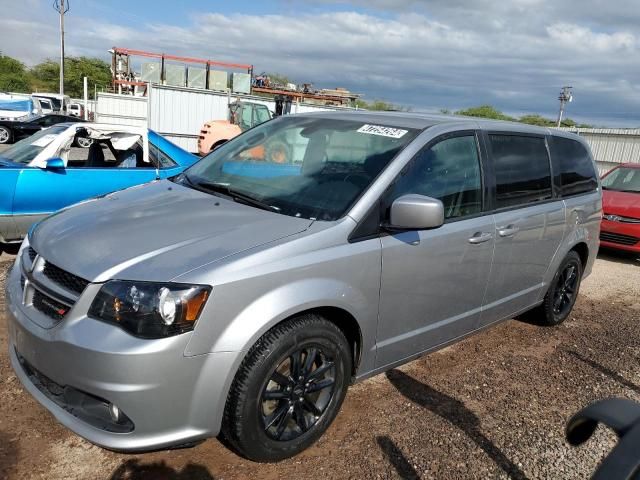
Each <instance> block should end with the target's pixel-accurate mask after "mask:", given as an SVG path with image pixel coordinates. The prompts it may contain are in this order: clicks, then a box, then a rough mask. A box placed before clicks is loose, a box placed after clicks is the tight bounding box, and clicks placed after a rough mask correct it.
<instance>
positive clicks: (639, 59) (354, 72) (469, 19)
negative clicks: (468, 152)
mask: <svg viewBox="0 0 640 480" xmlns="http://www.w3.org/2000/svg"><path fill="white" fill-rule="evenodd" d="M0 4H2V6H3V7H4V8H3V9H2V11H3V15H2V16H1V17H0V40H1V42H0V49H2V52H3V53H4V54H6V55H12V56H15V57H18V58H20V59H22V60H23V61H24V62H26V63H27V64H33V63H37V62H39V61H41V60H42V59H44V58H46V57H56V56H57V55H58V48H59V46H58V23H57V22H58V18H57V14H56V12H55V11H54V10H53V9H52V8H51V1H50V0H0ZM66 18H67V20H66V26H67V52H68V54H70V55H92V56H99V57H102V58H105V59H107V58H108V54H107V50H108V49H109V48H110V47H112V46H119V47H128V48H135V49H142V50H150V51H163V52H166V53H174V54H179V55H190V56H199V57H206V58H210V59H214V60H215V59H219V60H230V61H234V62H239V63H251V64H254V65H255V67H256V72H257V73H259V72H261V71H263V70H266V71H272V72H280V73H284V74H286V75H288V76H289V77H291V78H292V79H294V80H295V81H297V82H298V83H303V82H313V83H314V84H315V86H316V87H324V88H331V87H335V86H344V87H347V88H349V89H351V90H353V91H356V92H361V93H364V94H366V99H368V100H373V99H384V100H387V101H391V102H395V103H398V104H402V105H406V106H411V107H412V108H413V109H414V110H438V109H440V108H448V109H458V108H465V107H469V106H475V105H480V104H485V103H488V104H492V105H494V106H496V107H497V108H499V109H501V110H503V111H505V112H508V113H510V114H514V115H522V114H526V113H541V114H543V115H546V116H549V117H555V115H557V108H558V100H557V96H558V93H559V91H560V88H561V87H562V86H563V85H571V86H573V87H574V95H575V101H574V102H573V103H572V104H570V105H569V107H568V115H569V116H570V117H572V118H574V119H576V120H578V121H584V122H589V123H592V124H596V125H606V126H640V8H638V0H581V1H577V0H574V1H567V0H500V1H496V0H360V1H358V0H356V1H352V2H342V1H339V0H316V1H304V0H261V1H260V2H246V1H239V0H234V1H228V0H223V1H218V0H182V1H180V2H175V1H174V2H169V1H168V0H134V1H130V0H127V1H124V0H110V1H99V0H71V11H70V12H69V14H68V16H67V17H66Z"/></svg>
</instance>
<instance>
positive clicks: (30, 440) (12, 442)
mask: <svg viewBox="0 0 640 480" xmlns="http://www.w3.org/2000/svg"><path fill="white" fill-rule="evenodd" d="M2 258H3V259H5V260H6V259H7V258H8V257H7V256H6V255H4V256H3V257H2ZM9 265H10V263H9V262H7V261H5V262H2V261H1V260H0V283H2V280H3V279H4V273H5V271H6V270H7V268H8V267H9ZM3 301H4V299H3V296H1V295H0V345H2V350H1V352H0V404H1V405H3V406H4V408H5V413H4V414H3V415H1V416H0V478H7V479H37V478H45V479H47V480H55V479H82V480H84V479H111V480H133V479H136V480H141V479H154V480H164V479H167V480H169V479H170V480H180V479H181V480H186V479H193V480H205V479H209V480H210V479H222V478H227V479H236V478H238V479H251V478H262V479H276V478H281V477H287V476H297V477H298V478H317V477H323V478H325V479H333V478H340V479H342V478H353V479H360V478H423V479H430V478H438V479H440V478H446V479H458V478H460V479H463V478H473V479H476V478H477V479H486V478H517V479H524V478H531V479H533V478H541V479H542V478H544V479H547V478H563V479H582V478H587V477H588V476H589V474H590V473H591V472H593V470H594V468H595V467H596V466H597V464H598V463H599V461H600V460H601V459H602V457H603V455H605V453H606V452H608V451H609V449H610V448H611V447H612V446H613V445H614V443H615V438H614V436H613V435H611V434H610V432H608V431H606V430H604V429H600V430H598V431H597V432H596V435H595V437H594V438H593V439H592V440H591V441H590V442H589V443H588V444H587V445H586V446H583V447H581V448H571V447H569V446H568V445H567V444H566V442H565V441H564V437H563V430H564V425H565V422H566V420H567V419H568V418H569V417H570V416H571V415H572V414H573V413H574V412H576V411H577V410H578V409H580V408H581V407H582V406H584V405H585V404H587V403H588V402H590V401H593V400H596V399H601V398H604V397H609V396H621V397H627V398H631V399H635V400H639V401H640V367H639V366H638V358H639V357H640V330H639V329H638V322H639V321H640V262H638V261H637V260H636V259H632V258H629V257H624V256H619V255H613V254H601V255H600V258H599V259H598V261H597V263H596V267H595V270H594V273H593V275H592V276H591V277H590V278H588V279H587V280H585V282H584V283H583V285H582V292H581V296H580V298H579V300H578V303H577V305H576V309H575V310H574V313H573V315H572V317H571V318H570V319H569V320H568V321H567V322H565V323H564V324H563V325H562V326H560V327H557V328H541V327H537V326H534V325H531V324H529V323H526V322H521V321H515V320H514V321H509V322H505V323H503V324H501V325H500V326H498V327H496V328H493V329H491V330H489V331H487V332H485V333H482V334H479V335H476V336H475V337H472V338H469V339H467V340H465V341H463V342H461V343H458V344H456V345H454V346H452V347H449V348H447V349H445V350H443V351H441V352H438V353H435V354H432V355H430V356H427V357H424V358H422V359H419V360H416V361H414V362H412V363H410V364H408V365H405V366H404V367H402V368H399V369H396V370H392V371H390V372H388V373H387V374H386V375H379V376H377V377H374V378H372V379H370V380H367V381H365V382H363V383H361V384H358V385H356V386H354V387H353V388H351V389H350V391H349V394H348V396H347V399H346V401H345V404H344V406H343V409H342V412H341V413H340V415H339V416H338V418H337V420H336V422H335V423H334V424H333V426H332V427H331V428H330V429H329V431H328V432H327V433H326V434H325V435H324V436H323V437H322V439H321V440H320V441H319V442H318V443H317V444H316V445H315V446H313V447H312V448H310V449H309V450H307V451H306V452H304V453H302V454H301V455H299V456H298V457H296V458H293V459H290V460H287V461H284V462H281V463H279V464H269V465H261V464H256V463H252V462H249V461H247V460H243V459H241V458H239V457H237V456H236V455H234V454H233V453H231V452H229V451H228V450H226V449H225V448H224V447H223V446H222V445H221V444H220V443H219V442H218V441H217V440H209V441H207V442H205V443H203V444H201V445H199V446H197V447H195V448H192V449H188V450H173V451H164V452H156V453H151V454H144V455H135V456H128V455H122V454H116V453H113V452H108V451H105V450H102V449H100V448H98V447H95V446H92V445H91V444H89V443H88V442H86V441H84V440H82V439H81V438H79V437H77V436H75V435H74V434H72V433H70V432H69V431H68V430H66V429H65V428H63V427H61V426H60V425H59V424H57V423H56V421H55V420H54V419H53V417H52V416H51V415H50V414H49V413H47V411H46V410H44V409H43V408H42V407H40V406H39V405H38V404H37V403H36V402H35V401H34V400H32V399H31V397H30V396H29V395H28V394H27V393H25V391H24V390H23V389H22V388H21V386H20V384H19V381H18V380H17V379H16V378H15V376H14V375H13V374H12V372H11V370H10V367H9V364H8V358H7V355H6V353H5V351H6V336H7V332H6V323H5V321H4V320H5V313H4V303H3Z"/></svg>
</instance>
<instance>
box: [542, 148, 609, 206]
mask: <svg viewBox="0 0 640 480" xmlns="http://www.w3.org/2000/svg"><path fill="white" fill-rule="evenodd" d="M549 148H550V150H551V163H552V165H553V172H554V183H555V184H556V187H557V188H558V190H559V192H560V195H561V196H563V197H568V196H571V195H579V194H581V193H588V192H592V191H594V190H596V189H597V188H598V179H597V175H596V171H595V168H594V166H593V162H592V161H591V155H590V154H589V151H588V150H587V149H586V148H585V146H584V145H582V143H580V142H578V141H577V140H573V139H570V138H563V137H556V136H552V137H551V138H550V141H549Z"/></svg>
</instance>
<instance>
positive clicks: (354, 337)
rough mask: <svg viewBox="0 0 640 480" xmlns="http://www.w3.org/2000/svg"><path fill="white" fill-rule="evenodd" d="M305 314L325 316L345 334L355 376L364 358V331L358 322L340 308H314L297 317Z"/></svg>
mask: <svg viewBox="0 0 640 480" xmlns="http://www.w3.org/2000/svg"><path fill="white" fill-rule="evenodd" d="M305 313H315V314H317V315H321V316H323V317H324V318H326V319H327V320H329V321H330V322H331V323H333V324H334V325H335V326H336V327H338V328H339V329H340V331H341V332H342V333H343V334H344V336H345V338H346V339H347V343H349V347H351V358H352V360H353V361H352V370H353V371H352V372H351V373H352V375H354V376H355V374H356V372H357V371H358V366H359V365H360V359H361V357H362V331H361V330H360V325H358V321H357V320H356V319H355V318H354V317H353V315H351V314H350V313H349V312H347V311H346V310H343V309H341V308H338V307H319V308H312V309H310V310H305V311H303V312H298V313H296V315H295V316H298V315H304V314H305ZM284 321H286V320H284Z"/></svg>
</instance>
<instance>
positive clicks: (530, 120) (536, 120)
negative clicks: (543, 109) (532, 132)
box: [518, 114, 556, 127]
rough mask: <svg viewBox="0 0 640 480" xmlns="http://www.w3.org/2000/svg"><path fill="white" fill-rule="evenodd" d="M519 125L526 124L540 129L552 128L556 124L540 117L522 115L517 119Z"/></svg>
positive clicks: (536, 115)
mask: <svg viewBox="0 0 640 480" xmlns="http://www.w3.org/2000/svg"><path fill="white" fill-rule="evenodd" d="M518 121H519V122H520V123H527V124H529V125H538V126H540V127H554V126H555V125H556V124H555V122H554V121H553V120H549V119H548V118H544V117H543V116H542V115H538V114H535V115H524V116H522V117H520V118H519V119H518Z"/></svg>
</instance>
